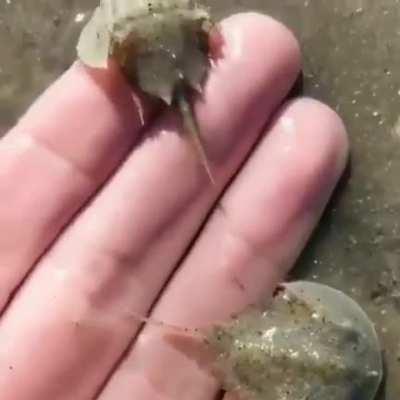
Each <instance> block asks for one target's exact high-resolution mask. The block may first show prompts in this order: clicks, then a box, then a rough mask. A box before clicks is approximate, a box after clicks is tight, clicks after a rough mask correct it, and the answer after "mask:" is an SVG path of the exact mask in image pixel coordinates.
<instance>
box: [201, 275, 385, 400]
mask: <svg viewBox="0 0 400 400" xmlns="http://www.w3.org/2000/svg"><path fill="white" fill-rule="evenodd" d="M207 343H208V346H209V347H210V348H211V349H212V350H213V351H214V352H216V354H217V357H216V370H217V372H218V375H219V376H221V377H222V382H223V387H224V389H226V390H227V391H233V392H236V393H237V395H238V396H237V397H238V398H240V399H243V400H305V399H307V400H373V399H374V398H375V396H376V393H377V391H378V388H379V386H380V383H381V380H382V370H383V367H382V358H381V349H380V345H379V342H378V338H377V334H376V332H375V329H374V326H373V324H372V323H371V321H370V320H369V319H368V317H367V316H366V314H365V313H364V311H363V310H362V309H361V308H360V307H359V305H358V304H356V303H355V302H354V301H353V300H352V299H350V298H349V297H347V296H346V295H344V294H343V293H342V292H340V291H338V290H335V289H332V288H330V287H328V286H325V285H321V284H318V283H312V282H305V281H298V282H292V283H288V284H285V285H282V286H281V289H280V290H279V291H278V292H277V295H276V296H275V297H274V298H273V299H272V301H271V303H270V304H269V305H268V307H267V308H266V310H265V311H263V312H262V311H260V310H259V309H250V310H248V311H246V312H244V313H242V314H241V315H239V317H237V318H235V319H234V320H232V321H231V322H230V323H228V324H222V325H217V326H215V327H214V328H213V329H212V331H211V333H210V334H208V336H207Z"/></svg>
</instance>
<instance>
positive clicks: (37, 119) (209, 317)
mask: <svg viewBox="0 0 400 400" xmlns="http://www.w3.org/2000/svg"><path fill="white" fill-rule="evenodd" d="M222 33H223V36H224V40H225V45H224V47H223V58H222V59H220V60H218V61H217V62H216V65H215V66H214V67H213V69H212V71H211V75H210V77H209V79H208V81H207V83H206V86H205V89H204V98H203V99H201V100H199V101H198V102H197V104H196V115H197V119H198V121H199V125H200V130H201V133H202V137H203V141H204V142H205V145H206V149H207V153H208V155H209V157H210V160H211V166H212V168H213V172H214V174H215V176H216V180H217V185H216V186H212V185H210V184H209V181H208V178H207V175H206V174H205V173H204V170H203V167H202V165H201V163H200V162H199V160H198V159H197V158H196V155H195V154H193V151H192V148H191V147H190V145H188V143H187V139H185V137H184V136H182V135H180V127H179V119H178V118H177V117H176V115H175V113H174V112H172V111H170V110H167V111H165V112H163V113H162V115H161V116H158V117H157V118H155V117H154V111H155V110H154V105H153V104H151V102H150V101H148V100H145V99H142V100H141V101H142V106H143V109H144V110H145V127H144V129H142V128H141V123H140V117H139V113H138V108H137V105H136V102H135V101H134V99H133V97H132V92H131V89H130V88H129V87H128V85H127V84H126V83H125V81H124V80H123V79H122V77H121V76H120V75H119V73H118V71H117V70H116V69H115V68H111V69H110V70H109V71H89V70H87V69H86V68H84V67H83V66H81V65H79V64H75V65H74V66H73V67H72V68H71V69H70V70H69V71H68V72H67V73H66V74H65V75H64V76H63V77H61V78H60V79H59V80H58V81H57V82H56V83H55V84H54V85H53V86H52V87H50V88H49V90H48V91H47V92H46V93H45V94H44V95H43V96H42V97H41V98H40V99H39V100H38V101H37V102H36V103H35V104H34V105H33V107H32V108H31V109H30V110H29V111H28V113H27V114H26V115H25V116H24V117H23V118H22V119H21V120H20V121H19V123H18V124H17V126H16V127H15V128H14V129H12V131H11V132H10V133H9V134H8V135H7V136H6V137H5V138H4V139H3V140H2V141H1V142H0V171H1V175H0V191H1V196H2V204H1V207H0V221H1V225H2V235H1V237H0V260H1V261H0V265H1V268H0V306H1V307H4V309H5V312H4V314H3V315H2V317H1V320H0V393H1V398H2V399H4V400H28V399H29V400H39V399H40V400H44V399H45V400H47V399H48V400H50V399H51V400H67V399H68V400H69V399H71V400H72V399H73V400H83V399H92V398H96V399H99V400H125V399H140V400H142V399H143V400H144V399H152V400H153V399H160V400H161V399H162V400H167V399H176V400H186V399H190V400H197V399H202V400H204V399H207V400H211V399H214V398H215V396H216V395H217V393H218V383H217V382H215V381H214V380H213V379H212V378H211V377H210V376H209V375H208V374H206V373H205V372H204V371H201V370H199V369H198V367H197V366H196V364H195V363H193V362H191V361H190V360H188V359H187V358H185V357H184V356H183V355H182V354H180V353H179V352H177V351H175V350H174V349H172V348H171V347H169V346H168V345H167V344H166V343H165V342H164V341H163V340H162V339H161V337H160V335H159V330H157V329H156V328H154V327H151V326H150V325H148V326H146V327H145V328H144V329H143V330H141V331H140V326H141V324H140V322H138V321H137V320H136V319H135V318H132V314H141V315H146V314H147V313H148V311H149V310H150V309H151V307H152V306H153V305H154V308H153V309H152V314H151V315H152V317H153V318H156V319H158V320H163V321H166V322H168V323H172V324H176V325H179V326H188V327H196V326H202V325H206V324H208V323H210V322H212V321H215V320H218V321H219V320H222V319H224V318H227V317H229V315H230V314H231V313H233V312H235V311H238V310H240V309H242V308H243V307H245V306H246V305H247V304H249V303H253V302H255V301H257V299H260V298H261V297H263V296H265V295H266V294H268V293H271V292H272V291H273V289H274V287H275V286H276V284H277V283H278V282H279V281H280V280H282V279H283V278H284V276H285V274H286V273H287V272H288V270H289V268H290V267H291V266H292V265H293V263H294V261H295V260H296V257H297V256H298V255H299V252H300V251H301V249H302V248H303V246H304V244H305V242H306V241H307V239H308V237H309V235H310V233H311V232H312V229H313V228H314V226H315V225H316V223H317V221H318V219H319V217H320V215H321V213H322V211H323V209H324V206H325V205H326V202H327V200H328V199H329V196H330V194H331V192H332V190H333V188H334V186H335V184H336V182H337V180H338V178H339V176H340V175H341V173H342V170H343V168H344V165H345V161H346V155H347V139H346V135H345V130H344V127H343V125H342V123H341V121H340V119H339V118H338V117H337V116H336V114H335V113H334V112H333V111H331V110H330V109H328V108H327V107H326V106H324V105H322V104H320V103H318V102H316V101H314V100H311V99H298V100H294V101H291V102H290V103H287V104H285V105H283V106H281V107H280V109H279V111H278V113H277V114H276V115H275V116H274V119H273V120H272V121H271V117H272V114H273V113H275V112H276V110H277V109H278V107H279V106H280V104H281V103H282V101H283V100H284V98H285V97H286V95H287V93H288V92H289V90H290V88H291V86H292V85H293V83H294V81H295V79H296V77H297V74H298V72H299V68H300V60H299V58H300V57H299V50H298V45H297V43H296V41H295V39H294V38H293V36H292V35H291V34H290V33H289V32H288V31H287V30H286V28H284V27H283V26H281V25H280V24H278V23H277V22H275V21H274V20H272V19H270V18H268V17H265V16H261V15H258V14H240V15H236V16H233V17H231V18H228V19H227V20H225V21H224V22H223V24H222ZM267 123H268V125H266V124H267ZM261 133H263V135H262V138H261V139H260V136H261ZM258 139H260V140H259V142H258V144H257V146H256V147H254V146H255V143H256V142H257V141H258ZM250 153H251V156H250V157H249V158H248V159H247V161H246V162H245V163H244V161H245V159H246V157H247V156H248V155H249V154H250ZM243 163H244V164H243ZM232 177H234V178H233V179H232ZM223 190H225V192H224V195H223V197H222V199H221V202H222V204H223V209H224V211H225V212H224V213H221V212H220V211H219V210H218V209H215V210H214V211H213V212H212V208H213V206H214V205H215V202H216V199H217V198H218V197H219V195H220V194H221V192H222V191H223ZM205 221H206V224H205V225H204V227H203V229H202V230H201V231H199V229H200V227H202V226H203V224H204V222H205ZM194 239H195V240H194ZM28 271H31V273H30V275H29V277H28V278H27V279H26V280H25V281H23V278H24V276H25V275H26V273H27V272H28ZM172 274H173V279H172V280H169V278H170V277H171V276H172ZM167 282H168V284H167ZM14 291H15V296H14V297H13V298H11V299H10V301H9V302H8V304H7V306H6V303H7V301H8V300H9V296H10V295H11V293H13V292H14ZM128 348H129V350H128Z"/></svg>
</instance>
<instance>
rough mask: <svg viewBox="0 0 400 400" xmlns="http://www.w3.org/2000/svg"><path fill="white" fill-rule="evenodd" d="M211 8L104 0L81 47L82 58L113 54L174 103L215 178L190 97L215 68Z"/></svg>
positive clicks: (99, 64)
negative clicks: (212, 64) (212, 63)
mask: <svg viewBox="0 0 400 400" xmlns="http://www.w3.org/2000/svg"><path fill="white" fill-rule="evenodd" d="M211 26H212V24H211V20H210V16H209V13H208V10H207V9H206V8H205V7H203V6H200V5H198V4H196V3H195V2H194V1H192V0H101V1H100V5H99V6H98V7H97V8H96V10H95V11H94V14H93V16H92V18H91V19H90V21H89V22H88V24H87V25H86V26H85V28H84V29H83V31H82V33H81V36H80V39H79V43H78V46H77V50H78V56H79V58H80V60H81V61H82V62H83V63H84V64H86V65H88V66H90V67H93V68H106V67H107V62H108V59H109V58H113V59H114V60H116V61H117V63H118V64H119V65H120V67H121V69H122V71H123V72H124V74H125V76H126V77H127V78H128V80H129V81H131V82H134V83H135V84H137V85H138V86H139V87H140V88H141V89H142V90H143V91H144V92H145V93H147V94H149V95H152V96H155V97H158V98H160V99H162V100H163V101H164V102H165V103H166V104H167V105H171V104H173V103H174V104H175V105H176V106H177V107H178V108H179V110H180V112H181V115H182V118H183V125H184V129H185V130H186V131H187V133H188V134H190V135H191V137H192V139H193V143H194V145H195V146H196V149H197V151H198V152H199V155H200V157H201V160H202V163H203V165H204V167H205V169H206V171H207V173H208V176H209V177H210V179H211V181H212V182H214V179H213V175H212V173H211V169H210V167H209V163H208V160H207V157H206V153H205V150H204V148H203V145H202V143H201V141H200V135H199V130H198V127H197V123H196V120H195V118H194V117H193V113H192V108H191V106H190V103H189V101H188V95H189V88H190V89H193V90H195V91H198V92H201V87H202V84H203V82H204V80H205V78H206V76H207V72H208V69H209V67H210V59H209V54H208V53H209V48H208V47H209V46H208V42H209V41H208V34H209V32H210V29H211Z"/></svg>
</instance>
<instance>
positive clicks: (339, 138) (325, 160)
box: [278, 97, 350, 182]
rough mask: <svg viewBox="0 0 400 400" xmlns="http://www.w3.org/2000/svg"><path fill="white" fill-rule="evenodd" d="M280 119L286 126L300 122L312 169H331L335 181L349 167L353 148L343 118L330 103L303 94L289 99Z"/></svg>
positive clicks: (305, 157)
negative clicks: (349, 158)
mask: <svg viewBox="0 0 400 400" xmlns="http://www.w3.org/2000/svg"><path fill="white" fill-rule="evenodd" d="M278 120H279V121H280V123H281V126H282V127H283V129H285V125H287V124H288V123H289V124H290V120H292V121H297V122H296V124H297V125H298V126H300V128H299V129H300V130H301V131H302V132H303V139H300V140H302V141H303V147H304V155H303V159H304V161H305V163H304V164H305V165H307V164H309V169H310V170H312V171H324V170H330V171H331V172H332V179H333V181H334V182H335V181H336V180H337V179H338V178H339V177H340V175H341V174H342V172H343V170H344V168H345V166H346V163H347V160H348V155H349V147H350V145H349V138H348V135H347V130H346V127H345V124H344V122H343V120H342V118H341V117H340V116H339V115H338V114H337V113H336V112H335V111H334V110H333V109H332V108H331V107H329V106H328V105H326V104H324V103H322V102H320V101H318V100H315V99H313V98H310V97H303V98H298V99H294V100H291V101H290V102H288V103H287V104H286V106H284V107H283V109H282V111H281V112H280V116H279V117H278ZM286 128H287V126H286ZM307 161H308V162H307Z"/></svg>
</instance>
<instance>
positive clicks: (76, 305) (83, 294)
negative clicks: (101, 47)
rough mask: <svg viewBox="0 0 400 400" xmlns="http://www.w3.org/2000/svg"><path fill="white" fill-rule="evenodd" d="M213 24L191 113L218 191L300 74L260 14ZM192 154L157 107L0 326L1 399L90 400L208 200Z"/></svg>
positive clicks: (210, 192)
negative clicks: (218, 49)
mask: <svg viewBox="0 0 400 400" xmlns="http://www.w3.org/2000/svg"><path fill="white" fill-rule="evenodd" d="M222 31H223V34H224V35H225V40H226V43H225V49H224V58H223V59H222V60H220V62H218V63H217V65H216V66H215V68H213V70H212V72H211V75H210V78H209V80H208V82H207V84H206V87H205V88H204V99H202V101H201V102H200V103H199V105H198V108H197V117H198V121H199V125H200V128H201V132H202V134H203V136H204V139H205V142H206V143H207V147H208V148H209V149H210V153H211V154H212V155H213V162H214V165H216V166H218V167H219V168H218V169H219V176H218V179H219V184H220V186H222V185H223V183H224V182H226V181H227V180H228V179H229V177H230V176H231V175H232V174H233V173H234V172H235V170H236V168H237V166H238V165H239V164H240V163H241V162H242V161H243V158H244V157H245V156H246V154H247V152H248V151H249V149H250V147H251V146H252V145H253V144H254V142H255V140H256V139H257V136H258V134H259V132H260V130H261V126H262V125H264V123H265V116H266V115H267V116H268V115H269V113H271V112H272V109H273V108H275V107H276V105H277V104H279V103H280V102H281V101H282V99H283V97H284V96H285V94H286V93H287V92H288V91H289V90H290V87H291V85H292V83H293V82H294V80H295V78H296V76H297V73H298V69H299V50H298V46H297V43H296V41H295V39H294V38H293V36H292V35H291V34H290V33H289V32H288V31H287V29H286V28H284V27H282V25H280V24H278V23H277V22H275V21H273V20H272V19H270V18H267V17H264V16H261V15H257V14H242V15H238V16H234V17H232V18H229V19H228V20H226V21H225V22H224V23H223V26H222ZM260 38H262V40H260ZM264 54H265V57H263V56H262V55H264ZM271 54H273V55H274V56H273V57H271ZM260 55H261V56H260ZM237 71H241V75H240V76H238V74H237ZM225 82H229V83H227V84H225ZM221 89H224V92H223V93H222V92H221ZM215 107H217V108H218V109H217V110H215V109H214V108H215ZM232 120H233V122H232ZM243 121H248V124H247V125H246V124H245V122H243ZM191 150H192V149H191V146H190V145H188V143H187V142H186V141H185V139H184V138H182V137H181V136H180V131H179V124H178V123H177V120H176V118H175V117H174V116H173V115H172V114H171V113H168V114H166V115H165V116H164V117H163V118H162V119H161V120H160V121H159V123H158V124H156V125H155V126H154V127H153V129H152V130H151V132H149V134H148V136H147V139H146V140H144V141H143V143H142V144H141V145H140V146H138V147H137V148H136V149H135V151H134V152H133V153H132V154H131V155H130V157H129V158H128V160H127V161H126V163H125V164H124V166H123V167H122V168H120V170H119V171H118V172H117V174H115V176H114V177H113V179H112V180H111V181H110V182H109V183H108V184H107V185H106V187H105V188H104V189H103V190H102V192H100V193H99V194H98V196H97V197H96V198H95V199H94V201H93V203H92V204H91V205H90V206H89V207H88V208H87V209H86V210H85V211H84V212H83V213H82V214H81V216H79V218H77V219H76V221H75V223H74V224H73V225H72V226H71V227H70V228H69V229H68V230H67V231H66V232H65V234H64V235H63V237H62V238H61V239H60V240H59V241H58V243H57V245H56V246H54V247H53V249H52V251H51V252H50V253H49V254H48V255H47V256H46V258H44V259H43V261H42V262H41V264H40V265H39V266H38V268H36V269H35V271H34V273H33V274H32V276H31V279H30V280H29V281H28V282H26V284H25V285H24V286H23V287H22V288H21V290H20V292H19V294H18V296H17V297H16V299H15V300H14V302H13V303H12V304H11V306H10V308H9V309H8V312H7V313H6V315H5V316H4V319H3V320H2V322H1V324H0V393H2V394H3V396H4V397H7V396H8V397H9V398H13V399H22V398H27V397H29V399H31V400H35V399H43V398H57V399H60V400H62V399H74V400H78V399H87V398H91V397H92V396H93V394H94V391H95V390H96V389H98V387H99V384H100V383H102V382H103V380H104V379H105V377H106V376H107V374H108V373H109V371H110V369H111V368H112V366H113V365H114V364H115V363H116V362H117V360H118V358H119V357H120V356H121V355H122V353H123V352H124V350H125V349H126V348H127V346H128V344H129V342H130V341H131V340H132V339H133V337H134V335H135V333H136V330H137V328H138V326H139V324H137V323H134V322H133V321H132V319H131V318H129V317H127V314H129V313H130V311H131V310H134V311H137V312H139V313H146V312H147V310H148V308H149V307H150V306H151V304H152V303H153V301H154V299H155V298H156V296H157V295H158V293H159V292H160V290H161V289H162V287H163V285H164V284H165V280H166V279H167V278H168V276H169V275H170V273H171V272H172V270H173V268H174V266H175V265H176V263H177V262H178V260H179V259H180V258H181V257H182V255H183V253H184V252H185V250H186V248H187V246H188V245H189V243H190V242H191V240H192V238H193V237H194V236H195V234H196V232H197V230H198V228H199V227H200V225H201V224H202V221H203V218H204V217H205V215H206V214H207V213H208V210H209V208H210V207H211V206H212V203H213V201H214V199H215V197H216V196H217V195H218V193H217V191H216V188H215V187H212V186H211V185H209V182H208V180H207V176H206V175H205V174H204V171H203V169H202V167H201V164H199V162H198V159H197V158H196V157H195V156H194V155H193V154H192V152H191ZM29 315H32V316H35V317H34V318H29V317H28V316H29ZM38 342H40V343H42V344H43V345H41V346H38ZM38 359H40V370H39V369H37V368H35V365H36V362H37V360H38ZM10 364H11V365H13V370H12V371H10V370H9V369H8V367H9V365H10ZM18 382H24V385H20V384H18ZM139 398H140V397H139Z"/></svg>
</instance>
